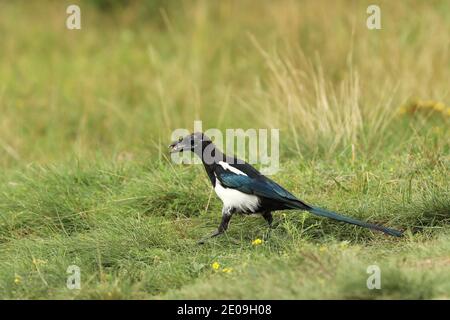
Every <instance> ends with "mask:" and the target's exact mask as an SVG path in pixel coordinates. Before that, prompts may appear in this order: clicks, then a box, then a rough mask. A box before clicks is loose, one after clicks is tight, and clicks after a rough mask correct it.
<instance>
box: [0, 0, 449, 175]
mask: <svg viewBox="0 0 450 320" xmlns="http://www.w3.org/2000/svg"><path fill="white" fill-rule="evenodd" d="M372 2H373V1H288V0H283V1H194V0H182V1H174V0H170V1H162V0H143V1H131V0H128V1H127V0H90V1H20V0H19V1H6V0H2V1H0V35H1V40H0V52H1V58H0V112H1V117H0V150H1V152H0V165H1V166H2V167H3V168H7V167H14V166H18V165H19V166H21V165H25V164H27V163H29V162H38V163H51V162H56V161H61V160H65V159H72V158H78V159H90V158H92V157H98V156H99V155H101V156H102V157H103V156H105V157H106V158H108V159H109V158H111V159H118V158H119V159H121V158H127V159H128V158H130V159H131V158H132V159H148V157H157V156H159V157H160V156H161V154H162V153H165V152H166V150H165V149H166V145H167V142H168V141H169V139H170V133H171V132H172V131H173V130H174V129H175V128H179V127H182V128H188V129H192V126H193V121H194V120H195V119H198V120H202V121H203V127H204V128H205V129H206V128H221V129H224V128H239V127H241V128H244V129H245V128H280V129H281V138H280V139H281V144H282V154H283V155H285V156H289V155H297V156H300V157H311V156H312V157H314V156H317V155H318V156H321V157H335V156H336V154H341V153H344V154H345V155H347V154H348V153H349V152H351V148H352V146H353V148H356V149H357V150H358V151H359V152H360V153H361V154H363V155H366V156H368V157H377V155H379V153H387V152H395V151H398V149H399V148H409V147H411V146H410V144H411V140H410V139H411V137H413V136H417V135H419V136H420V135H428V134H431V135H438V136H439V135H440V136H441V137H442V136H445V135H446V134H448V131H447V129H448V119H449V118H450V107H449V103H450V97H449V83H450V72H449V70H450V59H449V56H450V53H449V41H450V2H449V1H444V0H443V1H438V0H433V1H419V0H410V1H377V4H378V5H379V6H380V8H381V21H382V29H381V30H369V29H368V28H367V27H366V19H367V17H368V14H367V13H366V9H367V7H368V5H369V4H372ZM70 4H77V5H79V6H80V8H81V23H82V29H81V30H68V29H67V28H66V26H65V23H66V19H67V17H68V14H66V8H67V6H68V5H70ZM446 140H447V139H441V140H440V142H437V144H438V145H437V146H436V148H440V150H448V145H447V142H448V141H446ZM442 148H443V149H442Z"/></svg>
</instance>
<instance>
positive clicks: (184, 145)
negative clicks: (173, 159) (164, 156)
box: [169, 132, 211, 153]
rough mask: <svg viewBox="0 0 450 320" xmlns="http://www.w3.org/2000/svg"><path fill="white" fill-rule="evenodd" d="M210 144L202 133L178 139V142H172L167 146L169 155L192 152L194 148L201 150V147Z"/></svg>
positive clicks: (209, 140)
mask: <svg viewBox="0 0 450 320" xmlns="http://www.w3.org/2000/svg"><path fill="white" fill-rule="evenodd" d="M205 143H206V144H209V143H211V139H209V138H208V137H207V136H206V135H205V134H204V133H203V132H195V133H192V134H190V135H187V136H185V137H184V138H180V139H178V141H175V142H172V143H171V144H170V145H169V149H170V153H175V152H182V151H194V150H195V149H196V148H200V150H202V149H203V146H204V145H205Z"/></svg>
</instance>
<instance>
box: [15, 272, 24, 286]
mask: <svg viewBox="0 0 450 320" xmlns="http://www.w3.org/2000/svg"><path fill="white" fill-rule="evenodd" d="M21 282H22V277H21V276H19V275H18V274H16V275H15V276H14V283H15V284H19V283H21Z"/></svg>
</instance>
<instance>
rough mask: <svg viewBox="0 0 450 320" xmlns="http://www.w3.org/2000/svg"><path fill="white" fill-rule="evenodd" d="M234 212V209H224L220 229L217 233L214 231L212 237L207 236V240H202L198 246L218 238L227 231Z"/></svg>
mask: <svg viewBox="0 0 450 320" xmlns="http://www.w3.org/2000/svg"><path fill="white" fill-rule="evenodd" d="M233 213H234V211H233V209H232V208H223V209H222V221H221V222H220V225H219V227H218V228H217V230H216V231H214V232H213V233H212V234H211V235H209V236H207V237H206V238H203V239H201V240H200V241H199V242H198V244H203V243H205V241H206V240H208V239H210V238H214V237H217V236H219V235H221V234H222V233H224V232H225V231H227V229H228V224H229V223H230V219H231V216H232V215H233Z"/></svg>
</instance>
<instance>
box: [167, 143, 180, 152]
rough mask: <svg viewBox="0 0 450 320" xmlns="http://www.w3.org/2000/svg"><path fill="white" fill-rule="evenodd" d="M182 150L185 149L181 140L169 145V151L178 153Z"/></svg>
mask: <svg viewBox="0 0 450 320" xmlns="http://www.w3.org/2000/svg"><path fill="white" fill-rule="evenodd" d="M180 151H183V145H182V143H181V141H180V142H179V141H175V142H172V143H171V144H170V145H169V152H170V153H176V152H180Z"/></svg>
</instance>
